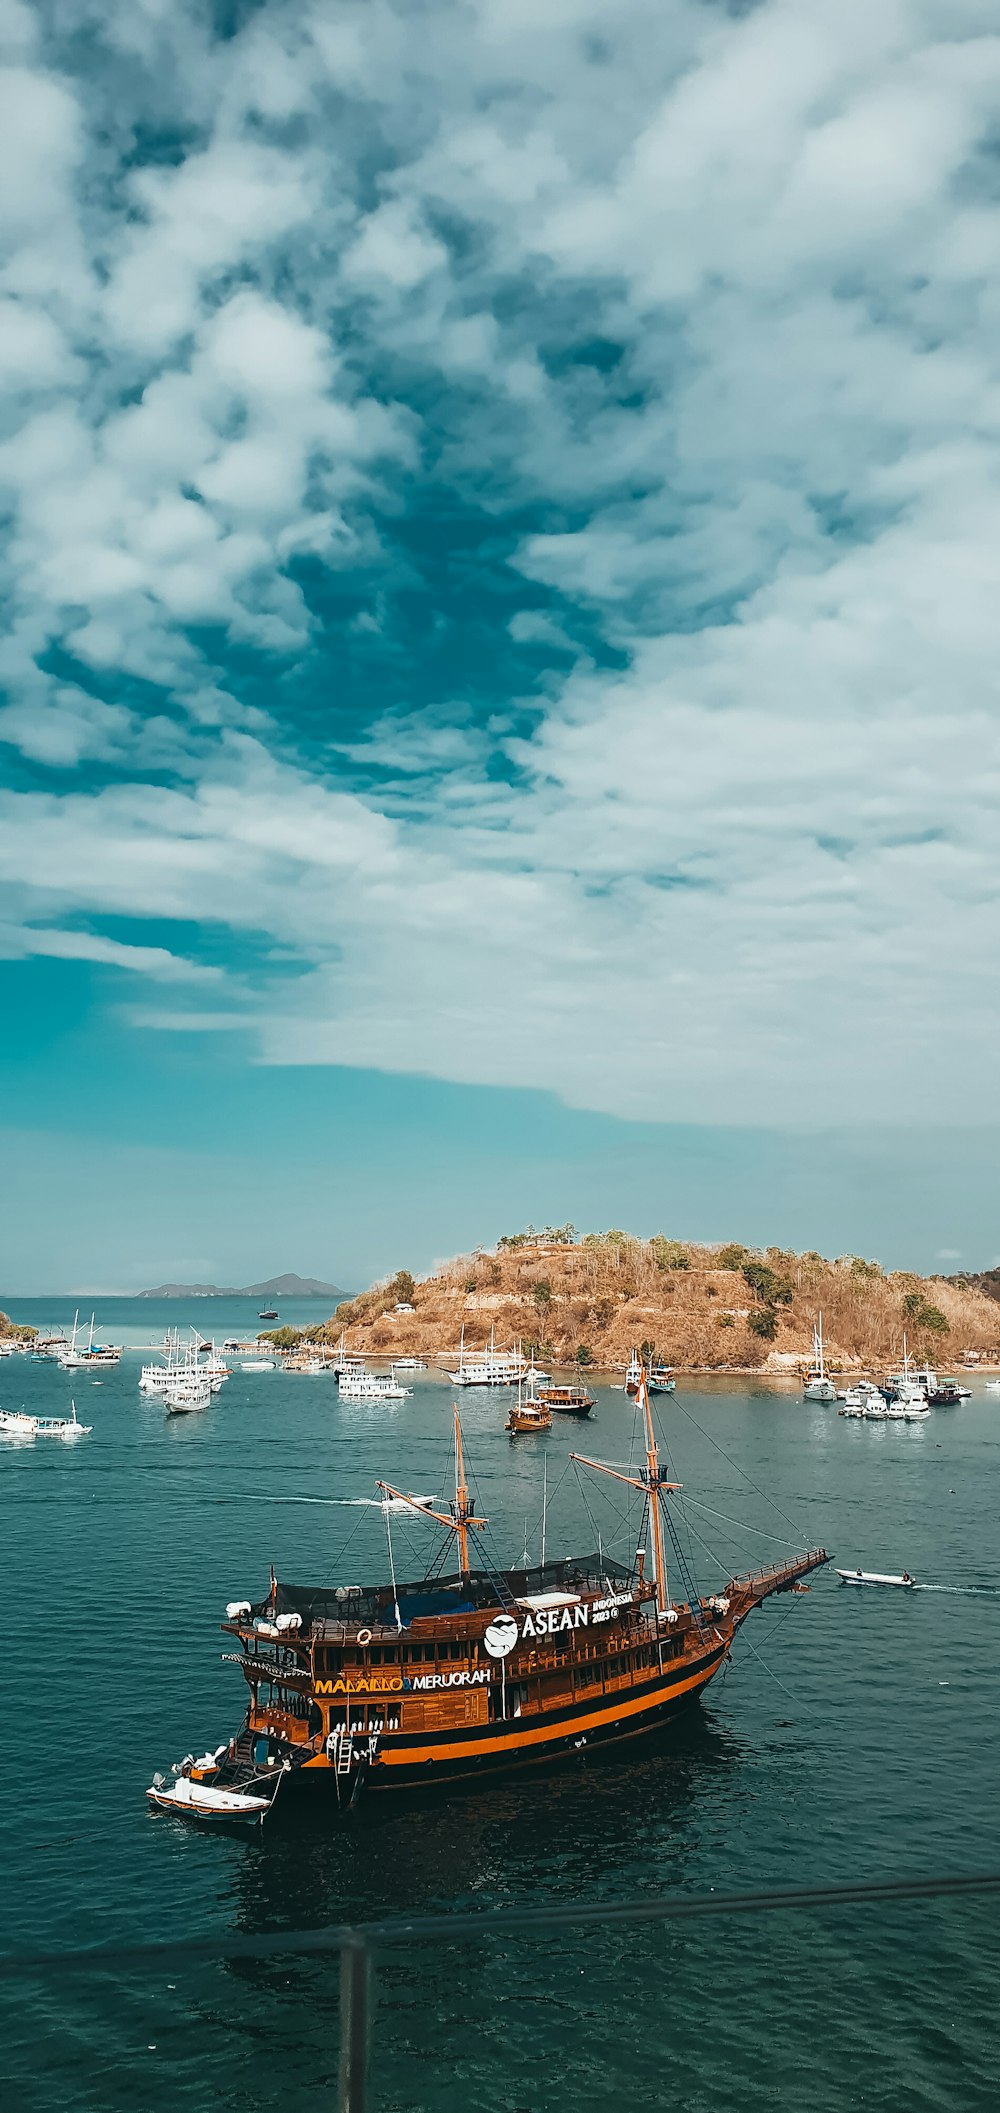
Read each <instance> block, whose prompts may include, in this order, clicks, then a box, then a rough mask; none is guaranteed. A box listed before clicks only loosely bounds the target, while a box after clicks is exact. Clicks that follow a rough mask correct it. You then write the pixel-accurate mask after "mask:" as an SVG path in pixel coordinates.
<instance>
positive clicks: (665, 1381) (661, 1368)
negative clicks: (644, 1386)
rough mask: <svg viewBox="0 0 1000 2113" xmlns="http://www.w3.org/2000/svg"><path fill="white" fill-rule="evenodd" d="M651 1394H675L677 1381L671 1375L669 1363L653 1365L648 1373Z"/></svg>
mask: <svg viewBox="0 0 1000 2113" xmlns="http://www.w3.org/2000/svg"><path fill="white" fill-rule="evenodd" d="M648 1384H649V1391H650V1393H651V1394H675V1393H676V1391H677V1381H676V1379H674V1378H673V1377H672V1374H671V1368H670V1366H669V1365H653V1366H652V1368H651V1370H650V1374H649V1382H648Z"/></svg>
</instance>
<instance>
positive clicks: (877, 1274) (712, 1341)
mask: <svg viewBox="0 0 1000 2113" xmlns="http://www.w3.org/2000/svg"><path fill="white" fill-rule="evenodd" d="M401 1283H403V1284H404V1285H405V1287H406V1288H407V1291H408V1297H407V1300H406V1303H408V1304H412V1307H413V1309H414V1310H413V1312H412V1313H397V1312H396V1310H395V1309H396V1306H397V1305H398V1304H400V1303H403V1301H401V1299H400V1296H399V1287H400V1284H401ZM409 1285H410V1279H409V1278H408V1277H407V1276H406V1274H405V1272H401V1273H400V1276H399V1277H398V1278H392V1279H390V1280H388V1281H387V1282H386V1283H384V1284H381V1285H376V1286H375V1287H374V1288H373V1289H372V1290H371V1291H367V1292H363V1293H362V1294H361V1296H360V1297H359V1298H356V1299H352V1300H351V1301H350V1302H349V1303H347V1304H346V1305H342V1306H340V1307H339V1308H338V1310H337V1312H336V1314H335V1315H334V1316H333V1317H332V1318H331V1320H330V1321H329V1322H328V1323H327V1324H326V1326H325V1328H323V1329H322V1330H320V1331H317V1332H318V1333H320V1334H321V1335H322V1336H323V1338H324V1339H325V1340H327V1341H331V1342H332V1341H336V1339H337V1338H338V1337H339V1335H340V1332H341V1329H342V1328H346V1330H347V1334H348V1342H349V1345H350V1347H351V1348H352V1349H357V1350H359V1351H362V1352H370V1353H371V1354H372V1355H374V1356H378V1357H392V1356H397V1355H398V1356H401V1357H402V1356H406V1355H417V1356H422V1357H427V1358H433V1357H434V1356H435V1355H436V1354H438V1353H442V1352H445V1353H448V1354H450V1355H454V1354H456V1353H457V1350H458V1344H459V1338H460V1335H461V1331H462V1328H463V1326H464V1329H465V1345H466V1350H467V1351H469V1350H475V1349H477V1348H481V1347H482V1345H483V1344H485V1343H486V1342H487V1341H488V1339H489V1334H490V1329H491V1328H495V1330H496V1340H497V1345H498V1347H503V1348H506V1347H507V1346H508V1345H509V1344H510V1343H511V1341H512V1340H514V1339H517V1338H520V1340H521V1341H522V1342H523V1343H524V1344H525V1346H527V1345H529V1344H534V1345H535V1346H536V1348H537V1351H538V1354H539V1355H540V1356H542V1357H544V1358H546V1359H550V1360H554V1361H556V1362H558V1363H564V1364H569V1363H575V1362H576V1361H577V1359H578V1358H579V1359H580V1360H581V1361H583V1362H589V1363H592V1364H593V1365H594V1366H596V1367H601V1366H615V1365H622V1364H624V1363H625V1362H626V1360H627V1358H628V1356H629V1353H630V1351H631V1350H632V1348H633V1347H634V1346H636V1347H638V1346H641V1345H642V1344H646V1345H647V1346H652V1347H655V1351H656V1354H657V1356H658V1357H660V1358H661V1359H662V1360H663V1361H664V1362H665V1363H667V1364H673V1365H678V1366H682V1367H686V1368H687V1369H689V1370H691V1369H693V1370H705V1371H712V1370H726V1369H729V1370H740V1371H746V1370H754V1371H759V1370H771V1371H781V1370H795V1369H796V1368H797V1366H798V1365H799V1363H801V1362H807V1361H808V1359H809V1357H810V1354H811V1349H812V1330H813V1324H814V1322H815V1319H816V1315H817V1313H818V1312H820V1311H822V1314H823V1332H824V1338H825V1342H826V1348H827V1354H828V1357H829V1359H830V1361H831V1362H832V1363H833V1364H834V1365H842V1366H844V1367H852V1368H855V1369H867V1368H869V1367H873V1368H881V1367H884V1366H886V1365H887V1364H890V1363H892V1362H894V1361H895V1360H896V1359H897V1358H899V1357H900V1356H901V1354H902V1348H903V1334H904V1331H905V1333H906V1338H907V1343H908V1346H909V1348H910V1350H911V1351H912V1352H914V1353H916V1354H917V1355H918V1356H921V1357H922V1356H924V1355H925V1354H926V1355H927V1356H928V1357H929V1358H930V1360H931V1362H932V1363H936V1364H938V1365H939V1366H942V1367H943V1368H944V1369H947V1368H948V1366H949V1365H950V1364H954V1363H956V1362H960V1361H961V1359H962V1357H963V1355H964V1353H965V1352H966V1351H973V1352H975V1353H976V1354H977V1355H978V1356H979V1357H980V1358H981V1359H982V1360H983V1361H984V1362H986V1361H992V1360H994V1359H1000V1310H998V1308H997V1306H996V1305H995V1304H994V1303H993V1302H992V1301H991V1300H990V1299H988V1298H986V1297H985V1296H984V1295H983V1293H982V1292H980V1291H977V1290H971V1289H966V1288H963V1287H962V1286H960V1285H956V1284H955V1283H952V1282H948V1281H946V1280H945V1279H944V1278H941V1277H933V1278H922V1277H916V1276H912V1275H909V1274H902V1273H897V1274H895V1275H891V1276H887V1275H885V1274H884V1272H883V1271H882V1270H881V1268H880V1267H879V1265H878V1263H876V1262H867V1261H865V1260H863V1259H862V1258H861V1257H860V1256H843V1257H841V1258H840V1259H839V1260H837V1261H833V1262H830V1261H826V1260H824V1259H823V1257H822V1256H820V1255H817V1254H805V1255H797V1254H791V1253H786V1252H784V1251H782V1250H778V1249H773V1248H772V1249H768V1250H767V1251H766V1252H764V1253H761V1252H754V1251H749V1250H747V1249H745V1248H742V1247H740V1246H737V1245H735V1244H731V1245H726V1246H723V1247H719V1248H706V1247H699V1246H696V1245H693V1244H688V1243H685V1242H681V1241H676V1240H667V1239H663V1238H659V1239H654V1240H638V1239H634V1238H632V1237H631V1236H630V1235H628V1234H626V1233H618V1232H614V1233H603V1234H589V1235H587V1236H586V1237H585V1238H584V1239H583V1240H581V1241H579V1242H577V1243H575V1244H573V1245H570V1244H568V1243H562V1244H558V1245H556V1244H547V1243H545V1242H542V1241H527V1240H520V1241H518V1242H516V1243H512V1244H510V1245H503V1244H502V1245H501V1246H500V1248H498V1250H497V1251H496V1253H490V1254H486V1253H482V1252H477V1253H475V1254H473V1255H467V1256H461V1257H459V1258H458V1259H457V1260H456V1261H454V1262H452V1263H450V1264H448V1266H447V1267H446V1268H444V1269H442V1270H439V1271H438V1272H437V1273H436V1274H435V1275H434V1276H432V1277H427V1278H425V1279H424V1280H423V1281H422V1282H418V1283H416V1284H415V1285H413V1288H412V1291H409Z"/></svg>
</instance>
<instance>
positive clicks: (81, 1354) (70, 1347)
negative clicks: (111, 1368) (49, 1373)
mask: <svg viewBox="0 0 1000 2113" xmlns="http://www.w3.org/2000/svg"><path fill="white" fill-rule="evenodd" d="M94 1319H95V1316H94V1315H93V1314H91V1316H90V1333H89V1335H88V1337H87V1343H86V1347H85V1348H81V1346H80V1344H79V1343H78V1342H77V1339H76V1338H77V1331H78V1329H79V1325H80V1312H79V1308H77V1311H76V1313H75V1314H74V1317H73V1333H72V1336H71V1337H70V1340H69V1342H68V1343H66V1344H64V1345H63V1348H62V1349H61V1350H57V1352H56V1363H57V1364H58V1365H61V1367H62V1369H63V1371H64V1372H76V1371H80V1370H82V1369H84V1368H85V1367H86V1366H88V1365H116V1364H117V1363H118V1361H119V1358H120V1357H121V1354H122V1352H121V1344H120V1343H95V1341H94Z"/></svg>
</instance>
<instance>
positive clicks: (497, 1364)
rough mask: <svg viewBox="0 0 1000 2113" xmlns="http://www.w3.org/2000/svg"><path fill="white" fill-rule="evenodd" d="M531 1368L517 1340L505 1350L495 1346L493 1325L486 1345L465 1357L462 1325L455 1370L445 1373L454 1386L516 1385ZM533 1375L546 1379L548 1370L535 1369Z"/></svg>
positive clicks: (532, 1367)
mask: <svg viewBox="0 0 1000 2113" xmlns="http://www.w3.org/2000/svg"><path fill="white" fill-rule="evenodd" d="M532 1371H534V1362H532V1363H531V1364H530V1365H529V1363H528V1360H527V1358H526V1357H525V1356H524V1355H523V1353H522V1350H521V1346H520V1344H519V1343H518V1344H516V1345H515V1347H514V1349H513V1350H511V1351H509V1352H506V1353H505V1352H504V1351H502V1350H498V1349H497V1346H496V1334H495V1330H494V1329H492V1328H491V1329H490V1340H489V1344H488V1346H487V1348H486V1349H485V1350H482V1351H480V1352H479V1353H478V1355H476V1356H474V1357H466V1354H465V1329H464V1327H463V1329H462V1337H461V1342H460V1344H459V1350H458V1370H457V1372H449V1374H448V1377H449V1379H450V1380H452V1381H453V1383H454V1385H455V1386H456V1387H516V1386H518V1385H519V1384H520V1382H521V1381H522V1380H525V1379H528V1378H529V1376H530V1374H531V1373H532ZM535 1376H536V1378H538V1379H547V1378H548V1373H542V1372H537V1373H536V1374H535Z"/></svg>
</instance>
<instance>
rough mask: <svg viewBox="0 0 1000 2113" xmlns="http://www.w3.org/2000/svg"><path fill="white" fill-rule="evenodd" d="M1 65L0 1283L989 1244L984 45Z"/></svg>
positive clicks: (73, 22) (149, 13) (898, 8)
mask: <svg viewBox="0 0 1000 2113" xmlns="http://www.w3.org/2000/svg"><path fill="white" fill-rule="evenodd" d="M0 46H2V51H0V226H2V229H3V235H4V241H5V248H4V252H3V256H2V260H0V390H2V402H3V419H2V424H0V516H2V556H0V591H2V595H3V601H4V605H5V606H4V622H3V625H2V629H0V683H2V698H3V701H2V704H0V993H2V998H0V1041H2V1053H0V1187H2V1189H3V1191H4V1192H5V1208H4V1210H3V1212H2V1213H0V1286H3V1287H4V1288H5V1289H9V1290H12V1291H15V1292H21V1293H22V1294H25V1293H28V1292H44V1291H47V1290H50V1289H51V1290H54V1289H63V1288H73V1287H76V1286H87V1287H91V1286H97V1287H100V1288H103V1289H111V1288H121V1289H129V1288H133V1287H134V1288H140V1287H141V1286H143V1285H144V1284H146V1283H155V1282H157V1281H160V1280H163V1279H165V1278H170V1277H177V1276H184V1277H191V1276H194V1277H201V1276H204V1277H206V1278H209V1279H214V1280H216V1281H222V1282H242V1281H248V1280H250V1279H252V1278H255V1277H260V1276H262V1275H268V1274H271V1273H273V1272H278V1271H283V1270H285V1269H296V1270H299V1271H301V1272H302V1273H303V1274H318V1275H323V1276H327V1277H330V1278H332V1279H334V1280H335V1281H337V1282H338V1283H341V1284H345V1285H347V1286H348V1287H349V1288H352V1289H353V1288H355V1287H359V1286H360V1285H362V1284H364V1283H367V1282H368V1281H370V1280H371V1279H372V1278H373V1277H375V1276H377V1275H380V1274H383V1273H385V1272H387V1271H388V1270H390V1269H394V1268H396V1267H401V1266H408V1267H411V1268H414V1269H416V1270H421V1269H426V1268H429V1267H430V1266H431V1265H432V1264H433V1262H434V1261H435V1260H436V1259H439V1258H440V1257H442V1256H444V1255H447V1254H451V1253H454V1252H457V1251H460V1250H462V1249H465V1248H468V1247H469V1246H471V1245H474V1244H476V1243H477V1242H482V1243H484V1244H489V1243H491V1242H492V1241H493V1240H495V1239H496V1237H497V1235H498V1234H499V1233H502V1232H504V1231H511V1230H514V1229H516V1228H517V1227H518V1226H520V1225H523V1224H525V1223H526V1222H527V1221H528V1220H529V1219H530V1220H532V1221H534V1222H535V1223H538V1224H543V1223H545V1222H561V1221H563V1220H565V1219H566V1218H573V1219H574V1220H575V1222H576V1223H577V1224H579V1225H580V1226H581V1227H592V1226H603V1225H609V1224H611V1225H623V1226H626V1227H629V1228H631V1229H632V1230H635V1231H637V1232H647V1233H648V1232H652V1231H654V1230H659V1229H663V1230H666V1231H668V1232H669V1233H670V1234H672V1235H678V1236H682V1237H684V1236H686V1237H690V1238H702V1239H712V1238H718V1239H726V1238H731V1237H738V1238H743V1239H747V1240H751V1241H754V1242H760V1243H762V1244H768V1243H775V1244H778V1245H787V1244H798V1245H801V1246H808V1247H816V1248H819V1249H820V1250H821V1251H822V1252H825V1253H837V1252H843V1251H851V1252H853V1251H858V1252H862V1253H865V1254H879V1255H880V1256H881V1258H882V1259H883V1260H884V1261H885V1262H886V1263H887V1264H888V1265H889V1266H894V1267H921V1268H928V1269H930V1268H937V1269H952V1268H958V1267H975V1266H985V1265H987V1264H989V1263H990V1262H992V1261H993V1260H994V1259H995V1258H996V1255H997V1252H998V1251H1000V1233H998V1228H997V1209H996V1194H997V1188H998V1183H997V1174H998V1161H1000V1154H998V1149H997V1145H998V1129H997V1126H996V1122H995V1119H994V1108H993V1098H994V1096H993V1082H994V1071H995V1063H994V1051H995V1048H996V1044H997V1036H998V1029H1000V1018H998V1012H1000V1007H998V999H997V988H996V975H995V969H994V962H995V956H996V945H997V937H998V920H997V902H998V893H1000V855H998V847H997V828H996V812H997V803H998V794H1000V755H998V733H997V729H998V711H997V688H998V680H1000V651H998V647H1000V615H998V596H997V587H996V571H997V556H996V553H997V550H998V547H1000V353H998V346H1000V329H998V325H1000V213H998V193H1000V28H998V25H997V18H996V12H995V8H994V7H992V6H990V5H988V4H986V0H863V4H862V0H837V4H836V5H833V4H832V0H731V4H724V0H617V4H616V6H615V7H614V8H608V7H607V5H606V4H600V5H598V4H597V0H530V4H529V0H504V4H503V5H502V6H497V5H496V4H495V0H422V4H420V5H415V4H413V0H405V4H404V0H398V4H395V5H393V4H387V0H337V4H336V5H334V4H332V0H318V4H310V0H290V4H287V5H286V4H284V0H264V4H260V5H253V4H247V0H216V4H215V6H214V7H213V6H210V5H207V4H205V0H198V4H185V0H100V4H99V5H98V4H97V0H51V4H43V5H38V6H37V7H34V8H29V7H28V6H26V5H24V4H22V0H0Z"/></svg>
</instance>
